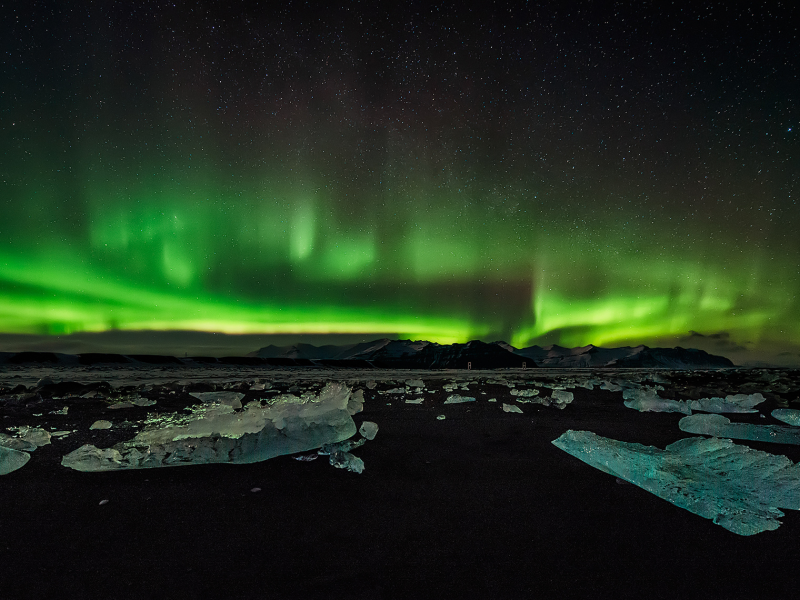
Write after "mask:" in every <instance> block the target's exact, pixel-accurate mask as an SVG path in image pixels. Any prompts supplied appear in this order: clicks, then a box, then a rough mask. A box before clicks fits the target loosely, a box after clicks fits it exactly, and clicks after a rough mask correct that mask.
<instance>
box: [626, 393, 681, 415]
mask: <svg viewBox="0 0 800 600" xmlns="http://www.w3.org/2000/svg"><path fill="white" fill-rule="evenodd" d="M622 397H623V398H625V406H627V407H628V408H633V409H634V410H638V411H639V412H679V413H684V414H686V415H690V414H692V409H691V408H689V404H688V403H687V402H684V401H683V400H668V399H666V398H661V397H660V396H659V395H658V394H657V393H656V392H655V390H652V389H650V388H633V389H628V390H625V391H624V392H622Z"/></svg>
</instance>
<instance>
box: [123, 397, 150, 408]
mask: <svg viewBox="0 0 800 600" xmlns="http://www.w3.org/2000/svg"><path fill="white" fill-rule="evenodd" d="M129 402H130V403H131V404H133V405H134V406H153V404H155V403H156V401H155V400H150V399H148V398H142V397H138V398H131V399H130V400H129Z"/></svg>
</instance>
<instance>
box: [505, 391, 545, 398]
mask: <svg viewBox="0 0 800 600" xmlns="http://www.w3.org/2000/svg"><path fill="white" fill-rule="evenodd" d="M511 395H512V396H519V397H520V398H532V397H533V396H538V395H539V390H537V389H530V390H518V389H512V390H511Z"/></svg>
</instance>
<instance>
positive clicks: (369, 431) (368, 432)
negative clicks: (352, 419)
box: [358, 421, 378, 440]
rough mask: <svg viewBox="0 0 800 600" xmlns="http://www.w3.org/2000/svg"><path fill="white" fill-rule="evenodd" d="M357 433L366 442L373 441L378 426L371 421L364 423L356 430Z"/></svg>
mask: <svg viewBox="0 0 800 600" xmlns="http://www.w3.org/2000/svg"><path fill="white" fill-rule="evenodd" d="M358 433H360V434H361V435H363V436H364V437H365V438H367V439H368V440H374V439H375V435H376V434H377V433H378V424H377V423H373V422H372V421H364V422H363V423H362V424H361V427H359V428H358Z"/></svg>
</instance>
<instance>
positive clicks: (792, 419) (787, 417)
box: [0, 408, 800, 444]
mask: <svg viewBox="0 0 800 600" xmlns="http://www.w3.org/2000/svg"><path fill="white" fill-rule="evenodd" d="M772 416H773V417H775V418H776V419H778V420H779V421H783V422H784V423H788V424H789V425H794V426H795V427H800V410H795V409H793V408H776V409H775V410H773V411H772ZM1 443H2V442H0V444H1Z"/></svg>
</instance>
